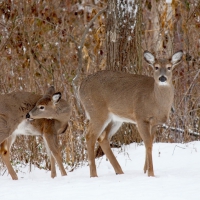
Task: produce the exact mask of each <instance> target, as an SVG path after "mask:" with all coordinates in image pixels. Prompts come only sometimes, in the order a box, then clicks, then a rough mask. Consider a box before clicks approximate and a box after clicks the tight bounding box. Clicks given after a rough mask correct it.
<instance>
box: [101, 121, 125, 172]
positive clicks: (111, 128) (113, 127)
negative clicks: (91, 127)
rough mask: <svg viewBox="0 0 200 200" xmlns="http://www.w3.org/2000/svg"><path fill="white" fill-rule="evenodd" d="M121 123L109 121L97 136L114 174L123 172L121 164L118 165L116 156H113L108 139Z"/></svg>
mask: <svg viewBox="0 0 200 200" xmlns="http://www.w3.org/2000/svg"><path fill="white" fill-rule="evenodd" d="M121 125H122V123H121V122H110V123H109V125H108V126H107V127H106V129H105V132H104V133H103V134H102V135H101V136H100V137H99V138H98V142H99V144H100V146H101V148H102V150H103V152H104V153H105V155H106V157H107V158H108V160H109V161H110V163H111V165H112V166H113V168H114V170H115V173H116V174H123V173H124V172H123V171H122V169H121V166H120V165H119V163H118V161H117V159H116V157H115V156H114V154H113V152H112V150H111V148H110V139H111V137H112V135H114V134H115V133H116V132H117V130H118V129H119V128H120V126H121Z"/></svg>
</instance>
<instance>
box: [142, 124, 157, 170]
mask: <svg viewBox="0 0 200 200" xmlns="http://www.w3.org/2000/svg"><path fill="white" fill-rule="evenodd" d="M156 129H157V126H150V130H151V132H150V135H151V140H152V143H153V141H154V136H155V134H156ZM147 163H148V161H147V154H146V153H145V163H144V173H146V171H147V166H148V164H147Z"/></svg>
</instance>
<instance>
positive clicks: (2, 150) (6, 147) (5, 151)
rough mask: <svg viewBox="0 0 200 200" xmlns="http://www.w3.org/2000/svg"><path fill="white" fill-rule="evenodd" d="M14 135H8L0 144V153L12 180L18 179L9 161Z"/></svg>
mask: <svg viewBox="0 0 200 200" xmlns="http://www.w3.org/2000/svg"><path fill="white" fill-rule="evenodd" d="M15 138H16V137H15V136H10V137H9V138H7V139H6V140H4V142H3V143H1V145H0V155H1V158H2V160H3V162H4V163H5V165H6V167H7V169H8V172H9V174H10V176H11V177H12V179H13V180H18V177H17V174H16V172H15V170H14V169H13V167H12V165H11V163H10V148H11V146H12V143H13V142H14V141H15Z"/></svg>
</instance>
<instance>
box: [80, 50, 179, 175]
mask: <svg viewBox="0 0 200 200" xmlns="http://www.w3.org/2000/svg"><path fill="white" fill-rule="evenodd" d="M182 55H183V52H182V51H178V52H176V53H175V54H174V55H173V56H172V57H171V59H156V58H155V57H154V55H152V54H151V53H150V52H148V51H145V52H144V59H145V60H146V61H147V63H148V64H149V65H150V66H151V67H152V69H153V72H154V75H153V77H148V76H145V75H134V74H129V73H124V72H114V71H99V72H97V73H95V74H93V75H89V76H88V77H87V78H86V79H85V80H83V81H82V83H81V85H80V88H79V97H80V101H81V103H82V105H83V107H84V109H85V113H86V117H87V118H88V119H89V120H90V122H89V127H88V132H87V134H86V143H87V149H88V160H89V166H90V176H91V177H96V176H97V172H96V165H95V154H94V147H95V143H96V141H97V140H98V142H99V144H100V146H101V148H102V150H103V151H104V153H105V154H106V157H107V158H108V159H109V161H110V162H111V164H112V166H113V168H114V170H115V172H116V174H123V171H122V169H121V166H120V165H119V163H118V161H117V160H116V158H115V156H114V154H113V152H112V150H111V148H110V144H109V142H110V139H111V137H112V136H113V135H114V134H115V133H116V131H117V130H118V129H119V127H120V126H121V125H122V123H123V122H129V123H134V124H136V126H137V128H138V131H139V134H140V136H141V138H142V139H143V141H144V144H145V148H146V158H145V164H144V173H146V171H148V176H154V170H153V161H152V146H153V136H154V133H155V131H156V127H157V125H160V124H163V123H165V122H167V120H168V118H169V113H170V109H171V107H172V102H173V98H174V88H173V85H172V70H173V69H174V66H175V65H177V64H178V63H179V62H180V61H181V59H182Z"/></svg>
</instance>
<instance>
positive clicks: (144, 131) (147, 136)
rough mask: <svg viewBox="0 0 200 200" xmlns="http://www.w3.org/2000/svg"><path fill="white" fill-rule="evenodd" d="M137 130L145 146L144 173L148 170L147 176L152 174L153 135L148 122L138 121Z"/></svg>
mask: <svg viewBox="0 0 200 200" xmlns="http://www.w3.org/2000/svg"><path fill="white" fill-rule="evenodd" d="M138 131H139V133H140V136H141V138H142V139H143V141H144V144H145V148H146V156H145V164H144V173H146V171H148V176H154V170H153V160H152V146H153V137H152V136H151V131H150V124H149V123H148V122H139V123H138Z"/></svg>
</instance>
